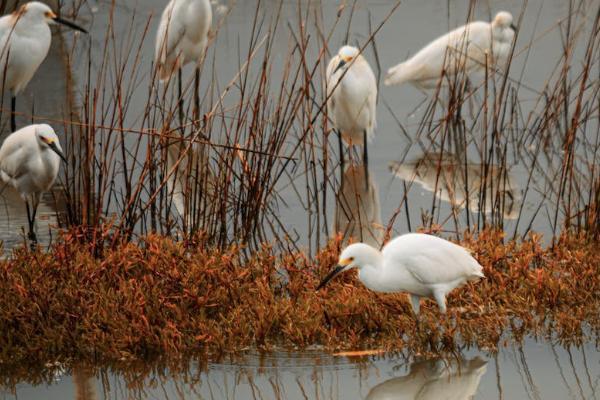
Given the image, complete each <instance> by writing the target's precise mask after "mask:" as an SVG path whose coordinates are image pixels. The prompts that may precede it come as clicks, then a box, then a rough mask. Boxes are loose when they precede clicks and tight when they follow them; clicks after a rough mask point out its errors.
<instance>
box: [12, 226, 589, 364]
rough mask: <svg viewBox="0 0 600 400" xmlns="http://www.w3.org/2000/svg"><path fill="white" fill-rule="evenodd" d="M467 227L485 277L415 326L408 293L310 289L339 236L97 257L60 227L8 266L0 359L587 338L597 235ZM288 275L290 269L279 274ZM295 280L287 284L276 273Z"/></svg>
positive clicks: (444, 346) (450, 347)
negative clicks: (314, 248) (298, 246)
mask: <svg viewBox="0 0 600 400" xmlns="http://www.w3.org/2000/svg"><path fill="white" fill-rule="evenodd" d="M504 239H505V238H504V234H502V233H500V232H494V231H486V232H483V233H482V234H481V235H480V236H479V237H478V238H477V239H475V238H474V237H472V236H467V237H466V238H465V240H464V242H463V245H466V246H468V247H469V248H471V249H472V250H473V252H474V254H475V256H476V257H477V259H478V260H479V261H480V262H481V263H482V265H483V266H484V270H485V274H486V279H484V280H482V281H480V282H479V283H476V284H469V285H467V286H466V287H464V288H462V289H460V290H457V291H455V292H453V293H452V294H451V295H450V297H449V305H450V314H449V315H448V316H447V317H443V316H441V315H440V314H439V312H438V311H437V308H436V306H435V305H434V304H433V303H427V304H424V306H423V307H422V315H421V325H420V328H417V326H416V324H415V318H414V316H413V315H412V313H411V311H410V306H409V303H408V301H407V299H406V298H405V296H403V295H382V294H376V293H373V292H370V291H369V290H367V289H366V288H364V287H363V286H362V285H361V284H360V283H358V282H357V281H356V280H355V277H354V275H353V274H351V273H349V274H346V275H345V276H343V277H341V278H340V279H337V280H335V281H334V282H332V284H331V286H330V287H328V288H327V289H326V290H323V291H320V292H318V293H317V292H315V290H314V288H315V287H316V285H317V284H318V282H319V279H320V278H321V277H322V276H323V275H324V274H325V273H326V271H328V270H329V269H330V268H331V267H332V266H333V265H334V263H335V262H336V261H337V255H338V246H339V242H336V241H332V242H331V243H330V244H329V246H328V247H326V248H325V249H323V250H322V251H320V252H319V253H318V255H317V257H316V258H315V259H314V260H313V259H309V258H307V257H306V256H305V255H303V254H302V253H296V254H289V255H285V256H277V255H276V252H275V251H274V250H273V249H271V248H269V247H263V248H262V250H260V251H258V252H256V253H255V254H254V255H252V256H251V257H241V256H240V254H241V253H242V250H243V249H241V248H239V247H236V246H230V247H229V248H227V249H226V250H217V249H214V248H210V247H207V246H206V245H205V244H206V241H205V239H203V238H202V237H201V236H195V237H193V238H191V239H190V240H187V241H182V242H177V241H174V240H173V239H171V238H168V237H163V236H158V235H150V236H146V237H144V238H142V239H141V240H140V241H139V243H137V244H136V243H132V242H128V241H121V242H119V243H117V244H116V245H115V246H114V247H111V248H107V249H106V250H105V252H104V254H103V257H102V258H97V257H94V256H93V254H92V253H90V252H89V251H87V250H86V249H82V246H81V244H80V240H79V239H78V237H77V235H76V234H69V233H68V234H65V235H64V237H63V240H62V241H61V242H60V243H58V244H56V245H54V246H53V247H52V248H51V250H50V251H49V252H48V253H33V252H29V251H27V250H26V249H19V250H16V251H15V252H13V254H12V255H11V256H10V257H9V258H8V259H6V260H3V261H1V262H0V302H1V303H2V304H3V307H2V308H1V309H0V327H1V328H0V329H1V334H0V349H1V350H0V361H1V363H2V364H13V363H18V362H20V361H23V360H28V361H29V362H31V361H32V360H39V361H40V362H46V361H48V360H68V359H76V360H90V361H110V360H130V359H140V358H146V357H153V356H157V355H169V356H173V357H177V356H182V355H185V354H190V353H194V352H210V353H223V352H235V351H239V350H241V349H244V348H247V347H249V346H250V347H257V348H261V349H273V348H276V347H284V348H304V347H307V346H309V345H314V344H322V345H323V346H325V347H326V348H328V349H360V348H368V349H372V348H379V349H384V350H387V351H396V350H398V351H399V350H402V351H408V352H411V353H417V352H418V353H435V354H439V353H445V352H454V351H456V349H457V348H458V346H475V345H476V346H478V347H479V348H484V349H490V350H492V351H493V350H494V349H497V347H498V346H500V345H502V343H503V340H517V341H520V340H522V339H523V337H525V336H526V335H528V336H539V335H552V336H555V337H556V338H557V339H558V340H560V341H562V342H564V343H565V344H579V343H581V342H583V341H585V340H586V339H588V338H589V337H590V336H594V335H595V337H597V335H598V332H599V328H600V319H599V315H600V313H599V311H600V296H599V295H598V294H599V293H600V282H599V281H598V279H597V277H598V274H599V272H600V271H599V268H600V267H599V266H600V252H598V250H597V244H595V243H593V242H588V241H586V240H585V237H584V236H583V235H582V236H580V237H573V236H567V235H565V236H563V237H561V238H560V240H558V241H557V244H556V245H555V246H554V247H553V248H548V249H544V248H543V247H542V246H541V244H540V238H539V237H537V236H535V235H531V236H530V237H529V238H528V240H526V241H524V242H522V243H517V242H515V241H508V242H506V243H504V242H505V240H504ZM274 271H281V272H282V274H277V273H274ZM281 275H284V276H286V279H285V281H283V282H282V280H281V278H280V276H281Z"/></svg>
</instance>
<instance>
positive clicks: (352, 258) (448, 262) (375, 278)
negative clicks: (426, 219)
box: [317, 233, 484, 315]
mask: <svg viewBox="0 0 600 400" xmlns="http://www.w3.org/2000/svg"><path fill="white" fill-rule="evenodd" d="M354 268H356V269H358V271H359V272H358V278H359V279H360V281H361V282H362V283H363V284H364V285H365V286H366V287H368V288H369V289H371V290H374V291H376V292H384V293H396V292H407V293H409V294H410V299H411V303H412V308H413V311H414V312H415V314H416V315H418V314H419V308H420V300H421V297H433V298H434V299H435V301H436V302H437V304H438V306H439V308H440V311H441V312H442V313H443V314H445V313H446V295H448V293H450V292H451V291H452V290H453V289H455V288H457V287H460V286H462V285H464V284H465V283H466V282H468V281H474V280H478V279H479V278H483V277H484V275H483V269H482V267H481V265H479V263H478V262H477V260H475V259H474V258H473V257H472V256H471V254H470V253H469V251H468V250H467V249H465V248H464V247H461V246H459V245H457V244H454V243H452V242H449V241H447V240H444V239H441V238H439V237H436V236H432V235H426V234H422V233H409V234H406V235H402V236H399V237H397V238H395V239H394V240H392V241H390V242H389V243H388V244H387V245H385V246H384V247H383V250H382V251H379V250H377V249H376V248H374V247H372V246H369V245H367V244H364V243H355V244H352V245H350V246H348V247H346V248H345V249H344V251H342V254H341V256H340V259H339V262H338V266H337V267H335V268H334V269H333V270H332V271H331V272H330V273H329V274H328V275H327V276H326V277H325V279H323V281H322V282H321V283H320V284H319V286H318V287H317V290H319V289H321V288H322V287H323V286H325V285H327V283H328V282H329V281H330V280H331V279H333V278H334V277H335V276H336V275H338V274H340V273H342V272H344V271H349V270H351V269H354Z"/></svg>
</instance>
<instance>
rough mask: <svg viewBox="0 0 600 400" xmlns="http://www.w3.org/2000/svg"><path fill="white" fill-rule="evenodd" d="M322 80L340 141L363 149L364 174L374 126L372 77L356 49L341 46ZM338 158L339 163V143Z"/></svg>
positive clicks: (374, 94) (374, 96) (374, 109)
mask: <svg viewBox="0 0 600 400" xmlns="http://www.w3.org/2000/svg"><path fill="white" fill-rule="evenodd" d="M326 78H327V81H326V85H327V96H328V99H329V101H328V107H329V115H330V116H331V119H332V121H333V124H334V126H335V128H336V129H337V130H338V133H339V135H340V136H341V138H343V139H344V140H345V141H346V142H347V143H348V144H349V145H350V146H352V145H358V146H363V150H364V153H363V154H364V155H363V157H364V163H365V171H367V166H368V153H367V141H368V140H369V139H370V138H371V137H372V136H373V134H374V133H375V126H376V115H375V111H376V102H377V81H376V79H375V74H373V70H372V69H371V67H370V66H369V63H368V62H367V60H365V58H364V57H363V56H362V55H361V54H360V50H359V49H357V48H356V47H352V46H344V47H342V48H341V49H340V50H339V52H338V54H337V55H336V56H335V57H333V58H332V59H331V61H330V62H329V65H328V66H327V77H326ZM340 157H341V160H342V163H343V160H344V156H343V145H342V142H341V139H340Z"/></svg>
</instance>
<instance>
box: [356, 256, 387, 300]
mask: <svg viewBox="0 0 600 400" xmlns="http://www.w3.org/2000/svg"><path fill="white" fill-rule="evenodd" d="M358 277H359V279H360V280H361V282H362V283H363V284H364V285H365V286H366V287H368V288H369V289H371V290H375V291H382V290H383V284H382V283H383V282H382V281H381V279H382V277H383V256H382V255H381V252H380V251H379V250H376V249H373V251H372V252H371V254H370V255H369V261H368V262H365V264H364V265H362V266H361V268H360V271H359V273H358Z"/></svg>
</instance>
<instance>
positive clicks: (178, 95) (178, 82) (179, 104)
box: [177, 68, 184, 128]
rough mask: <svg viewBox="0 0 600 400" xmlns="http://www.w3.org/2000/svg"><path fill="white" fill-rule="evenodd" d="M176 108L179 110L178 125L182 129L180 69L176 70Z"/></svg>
mask: <svg viewBox="0 0 600 400" xmlns="http://www.w3.org/2000/svg"><path fill="white" fill-rule="evenodd" d="M177 78H178V79H177V99H178V100H177V101H178V104H177V108H178V109H179V125H180V126H181V128H183V118H184V115H183V97H182V96H183V94H182V93H183V82H182V81H183V73H182V72H181V68H179V70H177Z"/></svg>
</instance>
